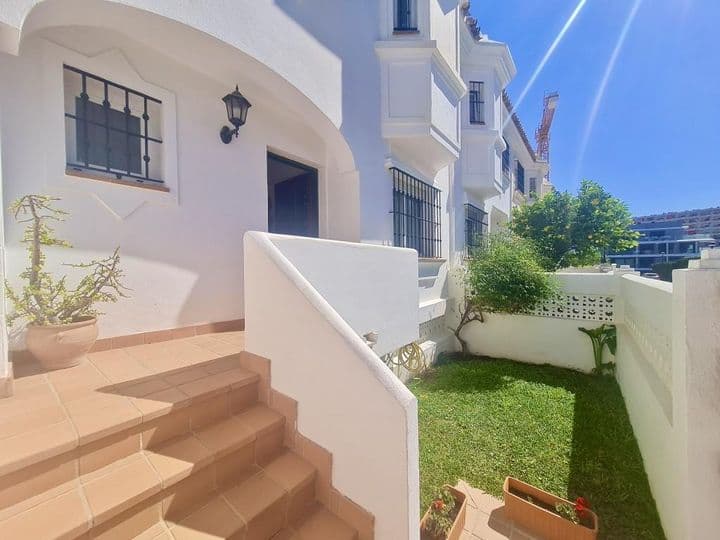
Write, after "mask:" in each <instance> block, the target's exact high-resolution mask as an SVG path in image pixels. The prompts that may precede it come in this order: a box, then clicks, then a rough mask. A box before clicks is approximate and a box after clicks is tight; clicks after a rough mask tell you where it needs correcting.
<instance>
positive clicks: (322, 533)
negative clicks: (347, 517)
mask: <svg viewBox="0 0 720 540" xmlns="http://www.w3.org/2000/svg"><path fill="white" fill-rule="evenodd" d="M297 534H298V537H299V538H300V540H311V539H314V538H332V539H333V540H355V538H356V532H355V531H354V530H353V529H352V528H350V527H349V526H348V525H347V524H346V523H344V522H343V521H341V520H340V519H338V518H337V517H335V516H334V515H333V514H331V513H330V512H328V511H327V510H325V509H324V508H320V509H318V510H317V511H315V512H314V513H313V514H312V515H311V516H309V517H308V518H307V520H305V521H304V522H303V523H302V524H301V525H300V526H298V528H297Z"/></svg>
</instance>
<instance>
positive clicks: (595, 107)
mask: <svg viewBox="0 0 720 540" xmlns="http://www.w3.org/2000/svg"><path fill="white" fill-rule="evenodd" d="M642 3H643V0H635V3H634V4H633V5H632V7H631V8H630V12H629V13H628V16H627V19H625V23H624V24H623V27H622V30H621V31H620V35H619V36H618V40H617V42H616V43H615V47H614V48H613V51H612V54H611V55H610V60H609V61H608V64H607V66H606V67H605V72H604V73H603V77H602V79H601V81H600V86H598V90H597V93H596V94H595V99H594V100H593V104H592V108H591V109H590V115H589V116H588V121H587V123H586V124H585V131H584V132H583V137H582V140H581V142H580V150H579V152H578V159H577V163H576V166H575V175H574V176H573V178H575V179H578V176H579V174H580V167H581V166H582V162H583V159H584V158H585V151H586V150H587V146H588V143H589V142H590V135H591V134H592V130H593V128H594V127H595V120H596V119H597V115H598V112H599V111H600V106H601V105H602V101H603V99H604V97H605V91H606V90H607V85H608V82H609V81H610V77H611V76H612V73H613V71H614V70H615V63H616V62H617V59H618V57H619V56H620V52H621V51H622V48H623V46H624V45H625V38H627V35H628V32H629V31H630V27H631V26H632V23H633V21H634V20H635V16H636V15H637V12H638V10H639V9H640V5H641V4H642Z"/></svg>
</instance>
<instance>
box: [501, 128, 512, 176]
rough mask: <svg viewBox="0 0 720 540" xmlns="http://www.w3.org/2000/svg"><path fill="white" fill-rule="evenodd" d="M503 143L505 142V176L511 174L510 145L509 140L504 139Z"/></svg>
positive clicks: (503, 159) (503, 165) (503, 154)
mask: <svg viewBox="0 0 720 540" xmlns="http://www.w3.org/2000/svg"><path fill="white" fill-rule="evenodd" d="M503 141H505V150H503V153H502V170H503V172H504V173H505V174H507V175H509V174H510V143H508V142H507V139H505V138H504V137H503Z"/></svg>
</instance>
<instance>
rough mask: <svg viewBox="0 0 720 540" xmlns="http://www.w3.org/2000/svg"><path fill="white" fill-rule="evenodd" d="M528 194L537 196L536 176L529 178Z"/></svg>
mask: <svg viewBox="0 0 720 540" xmlns="http://www.w3.org/2000/svg"><path fill="white" fill-rule="evenodd" d="M529 188H530V195H531V196H533V197H535V196H537V178H531V179H530V186H529Z"/></svg>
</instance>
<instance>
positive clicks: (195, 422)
mask: <svg viewBox="0 0 720 540" xmlns="http://www.w3.org/2000/svg"><path fill="white" fill-rule="evenodd" d="M188 411H189V414H190V427H191V429H193V430H195V431H197V430H199V429H202V428H204V427H206V426H208V425H210V424H213V423H215V422H218V421H220V420H222V419H223V418H227V417H228V416H229V415H230V396H229V394H227V393H223V394H220V395H217V396H214V397H211V398H210V399H206V400H205V401H200V402H195V403H193V404H192V406H190V407H188Z"/></svg>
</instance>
